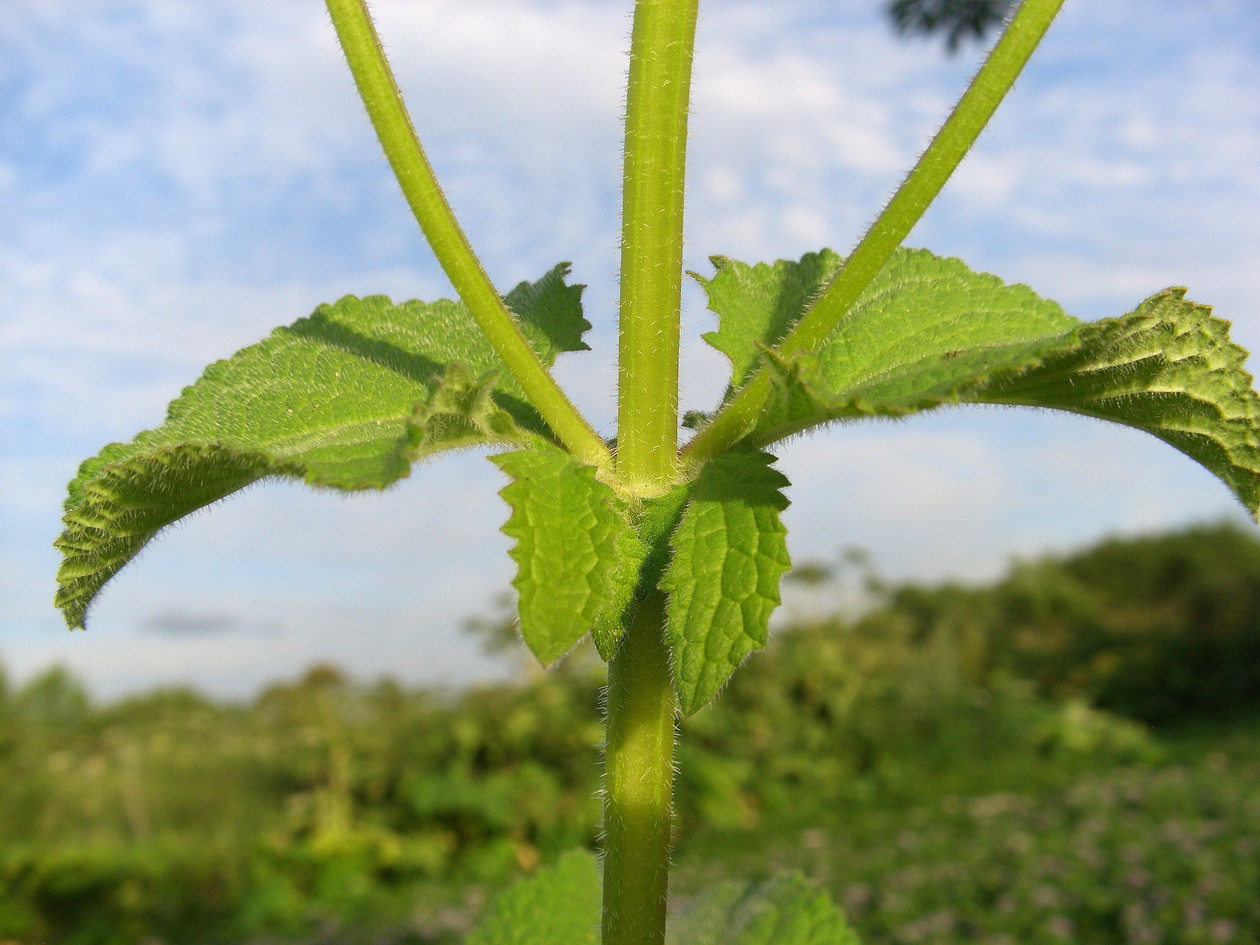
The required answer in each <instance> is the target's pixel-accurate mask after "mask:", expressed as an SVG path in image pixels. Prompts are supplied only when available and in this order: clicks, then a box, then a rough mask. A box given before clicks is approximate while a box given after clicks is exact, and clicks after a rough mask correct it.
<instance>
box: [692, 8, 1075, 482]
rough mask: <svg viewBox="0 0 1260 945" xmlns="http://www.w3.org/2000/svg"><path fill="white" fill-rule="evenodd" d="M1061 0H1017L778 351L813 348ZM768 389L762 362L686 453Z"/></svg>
mask: <svg viewBox="0 0 1260 945" xmlns="http://www.w3.org/2000/svg"><path fill="white" fill-rule="evenodd" d="M1063 3H1064V0H1024V2H1023V3H1022V4H1021V5H1020V7H1019V10H1018V12H1016V14H1015V16H1014V18H1013V19H1012V20H1011V22H1010V25H1009V26H1007V28H1006V30H1005V32H1003V34H1002V37H1001V38H1000V39H999V40H998V41H997V44H996V45H995V46H994V47H993V49H992V51H991V52H990V53H989V55H988V58H986V59H985V62H984V65H983V66H981V67H980V71H979V72H978V73H977V74H976V77H975V78H974V79H972V81H971V84H970V85H969V86H968V87H967V91H966V92H964V93H963V96H962V98H961V99H959V101H958V104H957V105H956V106H955V107H954V110H953V112H951V113H950V116H949V118H948V119H947V120H946V122H945V124H944V125H943V126H942V127H941V130H940V131H938V132H937V133H936V137H934V138H933V139H932V143H931V144H930V145H928V148H927V150H926V151H924V152H923V156H922V157H920V158H919V161H918V163H917V164H915V166H914V168H913V169H912V170H911V171H910V174H909V175H908V176H907V177H906V179H905V181H904V182H903V183H902V185H901V187H900V188H898V190H897V192H896V193H895V194H894V195H893V197H892V199H891V200H890V201H889V202H888V205H887V206H886V207H884V210H883V212H882V213H881V214H880V215H879V216H878V217H877V218H876V220H875V222H874V223H873V224H872V225H871V228H870V229H869V230H867V232H866V235H865V236H863V237H862V240H861V242H859V243H858V245H857V247H856V248H855V249H854V250H853V252H852V253H850V254H849V257H848V258H847V259H846V260H845V262H844V266H843V267H841V269H840V271H839V272H838V273H837V274H836V277H835V279H833V280H832V282H831V284H830V285H829V286H828V287H827V289H826V291H824V292H823V293H822V295H820V296H819V297H818V298H817V299H816V300H815V301H814V303H813V304H812V305H811V306H810V308H809V309H808V310H807V311H806V312H805V314H804V315H803V316H802V317H801V320H800V321H799V322H798V323H797V325H796V327H795V328H793V329H792V331H791V332H790V333H789V334H788V336H787V337H786V338H784V339H783V342H782V343H781V344H780V345H779V347H778V350H779V351H780V352H781V353H786V354H790V353H793V352H797V351H816V350H818V348H819V347H820V346H821V345H822V343H823V341H824V340H825V339H826V338H827V336H828V335H829V334H831V332H832V331H833V330H834V329H835V327H836V326H837V325H838V324H839V323H840V320H841V319H842V318H843V317H844V315H845V314H846V313H847V312H848V311H849V309H850V308H852V306H853V303H854V302H856V301H857V299H858V296H860V295H861V294H862V292H863V291H864V290H865V289H866V287H867V286H868V285H870V283H871V280H872V279H874V278H875V276H876V275H877V274H878V273H879V271H880V270H881V269H882V268H883V267H884V264H885V263H887V262H888V259H889V257H890V256H892V254H893V253H894V252H895V251H896V249H897V247H898V246H900V245H901V242H902V240H904V239H905V238H906V236H907V235H908V234H909V233H910V230H911V229H913V228H914V225H915V224H916V223H918V222H919V219H920V218H921V217H922V216H923V214H924V212H925V211H926V210H927V208H928V206H929V205H930V204H931V203H932V201H933V200H935V199H936V196H937V194H939V193H940V192H941V188H942V187H944V186H945V182H946V181H948V180H949V178H950V176H951V175H952V174H953V173H954V171H955V169H957V167H958V165H959V164H961V163H962V159H963V158H964V157H966V156H967V152H968V151H970V150H971V147H972V145H974V144H975V142H976V139H977V138H978V137H979V136H980V132H981V131H983V130H984V127H985V125H987V124H988V123H989V119H990V118H992V117H993V113H994V112H995V111H996V110H997V107H998V105H999V104H1000V103H1001V101H1002V99H1003V98H1004V97H1005V96H1006V93H1007V92H1009V91H1010V90H1011V87H1012V86H1014V84H1015V80H1016V78H1018V76H1019V74H1020V72H1021V71H1022V70H1023V68H1024V65H1025V63H1027V62H1028V57H1029V56H1031V55H1032V54H1033V50H1035V49H1036V48H1037V45H1038V44H1039V43H1040V42H1041V38H1042V37H1043V36H1044V35H1045V33H1046V30H1048V29H1049V28H1050V24H1051V22H1052V21H1053V20H1054V18H1055V16H1056V15H1057V14H1058V12H1059V8H1060V7H1062V6H1063ZM770 390H771V382H770V378H769V375H767V373H766V372H765V370H764V369H762V370H761V371H758V372H757V374H756V375H755V376H754V377H753V379H752V380H751V381H750V382H749V383H748V385H747V386H745V388H744V389H743V390H742V391H740V392H739V394H738V395H737V396H736V397H735V399H734V400H732V401H731V402H730V403H729V404H727V405H726V407H725V408H723V409H722V411H721V412H720V413H719V414H718V415H717V416H716V417H715V418H714V419H713V422H712V423H710V424H709V425H708V426H707V427H705V428H704V430H702V431H701V432H700V433H699V434H697V435H696V437H695V438H694V439H692V441H691V442H690V443H688V444H687V446H686V447H685V449H684V457H685V459H686V461H687V462H689V463H692V464H694V463H700V462H703V461H704V460H706V459H709V458H710V457H712V456H715V455H717V454H718V453H720V452H722V451H723V450H726V449H728V448H729V447H731V446H732V445H734V444H735V443H736V442H738V441H739V440H740V439H742V438H743V437H744V436H745V435H747V433H748V431H749V430H750V429H751V428H752V426H753V425H754V424H755V423H756V419H757V415H758V414H759V413H760V412H761V409H762V407H763V406H764V405H765V403H766V400H767V398H768V397H769V395H770Z"/></svg>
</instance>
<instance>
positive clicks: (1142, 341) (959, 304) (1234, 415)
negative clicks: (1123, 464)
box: [706, 250, 1260, 515]
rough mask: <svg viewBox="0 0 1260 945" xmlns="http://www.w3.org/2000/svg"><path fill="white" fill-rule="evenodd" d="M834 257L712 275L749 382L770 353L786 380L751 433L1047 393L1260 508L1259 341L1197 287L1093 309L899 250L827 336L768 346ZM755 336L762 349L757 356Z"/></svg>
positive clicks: (1036, 401) (1027, 402)
mask: <svg viewBox="0 0 1260 945" xmlns="http://www.w3.org/2000/svg"><path fill="white" fill-rule="evenodd" d="M828 260H829V261H830V263H832V264H835V265H838V262H839V260H838V257H836V256H835V255H834V254H828V253H823V254H814V255H811V256H807V257H805V258H804V259H803V260H802V261H801V262H800V263H791V262H783V261H780V262H778V263H776V264H775V265H774V266H766V265H760V266H746V265H744V264H743V263H735V262H731V261H730V260H719V261H718V263H719V272H718V274H717V275H716V276H715V277H714V278H713V279H712V280H709V282H708V283H706V287H708V288H709V291H710V305H711V307H714V308H715V310H716V311H717V312H718V315H719V319H720V320H721V325H722V329H721V330H720V331H719V334H721V335H723V340H722V344H723V345H724V348H723V350H726V351H727V352H728V353H729V352H732V351H734V352H738V358H737V357H736V356H734V355H732V364H733V365H734V371H735V374H734V378H735V381H736V382H737V383H738V382H742V381H741V378H743V379H746V378H747V377H748V376H749V375H750V373H751V371H752V369H753V367H755V365H756V363H761V364H764V365H765V366H766V368H767V369H768V371H769V372H770V375H771V378H772V380H773V388H774V393H773V395H772V397H771V399H770V401H769V403H768V404H767V405H766V408H765V410H764V412H763V413H762V415H761V416H760V417H759V419H758V421H757V425H756V427H755V428H754V429H753V430H752V431H750V434H749V441H750V442H751V443H752V444H754V445H757V446H765V445H768V444H770V443H773V442H775V441H777V440H779V439H782V438H784V437H786V436H790V435H792V434H794V433H797V432H800V431H802V430H805V429H809V428H811V427H815V426H818V425H820V424H823V423H828V422H833V421H845V420H854V419H861V418H866V417H872V416H904V415H906V414H910V413H915V412H917V411H922V410H928V409H932V408H934V407H938V406H941V405H947V404H961V403H990V404H1010V405H1019V406H1032V407H1048V408H1054V409H1059V410H1068V411H1071V412H1074V413H1080V414H1084V415H1087V416H1093V417H1099V418H1102V419H1106V420H1112V421H1114V422H1117V423H1123V424H1125V425H1128V426H1132V427H1136V428H1138V429H1141V430H1146V431H1147V432H1149V433H1152V434H1154V435H1155V436H1158V437H1160V438H1161V439H1163V440H1165V441H1166V442H1168V443H1170V444H1172V445H1173V446H1176V447H1177V448H1178V449H1180V450H1181V451H1182V452H1184V453H1186V454H1187V455H1189V456H1190V457H1192V458H1193V459H1195V460H1197V461H1198V462H1199V463H1201V464H1202V465H1203V466H1205V467H1206V468H1207V469H1208V470H1209V471H1211V472H1212V473H1213V474H1215V475H1216V476H1217V477H1219V478H1220V479H1221V480H1223V481H1224V482H1225V483H1226V485H1228V486H1229V487H1230V489H1231V490H1233V492H1234V494H1235V495H1236V496H1237V497H1238V498H1239V499H1240V500H1241V501H1242V502H1243V504H1244V505H1246V506H1247V508H1248V509H1250V510H1251V512H1252V514H1253V515H1255V514H1257V512H1258V511H1260V437H1258V436H1257V428H1256V419H1257V417H1260V400H1258V399H1257V397H1256V394H1255V393H1254V392H1253V391H1252V390H1251V384H1252V377H1251V375H1250V374H1248V373H1247V371H1246V370H1244V368H1243V361H1244V359H1245V357H1246V352H1245V351H1243V349H1241V348H1239V347H1238V346H1237V345H1234V344H1232V343H1231V342H1230V341H1229V334H1228V329H1229V324H1228V322H1224V321H1221V320H1219V319H1215V318H1213V317H1212V316H1211V310H1210V309H1209V308H1208V307H1206V306H1202V305H1197V304H1195V303H1193V302H1189V301H1187V300H1186V299H1185V291H1184V290H1182V289H1168V290H1165V291H1164V292H1161V293H1159V294H1157V295H1155V296H1153V297H1152V298H1151V299H1149V300H1147V301H1146V302H1145V303H1143V304H1142V305H1141V306H1139V307H1138V308H1137V309H1136V310H1135V311H1134V312H1132V313H1130V314H1129V315H1126V316H1123V317H1122V318H1119V319H1111V320H1106V321H1102V322H1097V323H1090V324H1087V323H1084V322H1081V321H1079V320H1077V319H1075V318H1072V317H1071V316H1068V315H1066V314H1064V313H1063V311H1062V310H1061V309H1060V308H1059V306H1058V305H1057V304H1055V303H1054V302H1050V301H1047V300H1045V299H1041V298H1039V297H1038V296H1036V295H1035V294H1034V293H1033V292H1032V291H1031V290H1030V289H1028V288H1027V287H1026V286H1020V285H1006V284H1005V283H1003V282H1001V280H999V279H997V278H996V277H994V276H991V275H987V274H984V273H976V272H972V271H971V270H970V269H968V268H967V267H966V266H965V265H964V264H963V263H962V262H960V261H959V260H956V259H941V258H939V257H936V256H933V255H932V254H931V253H928V252H926V251H924V250H899V251H898V252H897V254H896V255H895V256H894V257H893V259H892V260H891V261H890V262H889V264H888V266H887V267H885V269H884V270H883V271H882V272H881V273H880V275H879V276H878V277H877V278H876V279H875V280H874V281H873V282H872V284H871V286H870V287H869V288H868V289H867V291H866V292H865V293H864V294H863V295H862V296H861V297H860V298H859V299H858V301H857V303H856V304H855V305H854V307H853V308H852V309H851V310H850V311H849V312H848V314H846V315H845V317H844V318H843V319H842V320H841V322H840V324H839V325H838V326H837V328H836V330H835V331H834V332H833V333H832V334H831V335H830V336H829V337H828V339H827V341H826V342H825V343H824V344H823V346H822V348H821V349H820V350H819V351H817V352H815V353H802V352H793V351H779V352H775V351H771V350H769V349H770V348H771V347H772V346H773V345H774V344H776V343H778V342H779V341H781V340H782V338H783V337H784V335H785V334H786V331H787V326H788V325H789V324H790V323H792V322H794V321H796V320H797V319H798V318H799V316H800V315H801V314H802V313H803V311H804V304H805V302H803V301H802V300H807V299H808V298H810V297H812V295H813V294H814V293H816V292H818V291H821V288H822V286H823V285H824V284H825V282H826V280H827V279H828V278H829V273H828V272H827V265H826V264H825V263H827V262H828ZM815 280H817V282H816V284H815ZM715 286H716V289H715V288H714V287H715ZM811 286H812V287H811ZM796 305H800V306H801V308H800V310H799V311H797V313H796V314H795V316H792V315H789V314H787V312H788V310H789V309H790V308H791V307H792V306H796ZM753 348H757V349H758V351H759V352H760V357H761V361H760V362H752V361H750V360H749V358H750V355H749V352H750V351H751V350H752V349H753ZM750 364H751V365H752V366H753V367H750V366H749V365H750Z"/></svg>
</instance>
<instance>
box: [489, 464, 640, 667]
mask: <svg viewBox="0 0 1260 945" xmlns="http://www.w3.org/2000/svg"><path fill="white" fill-rule="evenodd" d="M491 460H492V462H494V463H495V464H496V465H497V466H498V467H499V468H500V469H502V470H503V471H504V472H505V473H507V474H508V475H509V476H511V477H512V482H510V483H509V484H508V485H507V486H505V487H504V488H503V490H502V491H501V492H500V493H499V494H500V495H501V496H503V498H504V500H506V501H507V503H508V505H510V506H511V507H512V514H511V516H510V517H509V518H508V521H507V524H506V525H504V526H503V531H504V533H505V534H506V535H508V536H509V537H511V538H514V539H516V544H515V545H514V546H513V548H512V551H511V555H512V560H514V561H515V562H516V565H517V571H516V578H515V580H513V582H512V584H513V586H514V587H515V588H516V590H517V594H518V596H519V611H520V620H521V634H522V635H523V636H524V637H525V642H526V643H527V644H528V645H529V648H530V649H531V650H532V651H533V653H534V655H535V656H537V657H538V659H539V660H540V661H541V662H542V663H543V664H544V665H545V664H548V663H551V662H552V661H553V660H555V659H558V658H559V657H561V656H563V655H564V654H565V653H566V652H568V650H569V648H570V647H572V646H573V644H575V643H576V642H577V641H578V640H580V639H581V638H582V637H583V636H585V635H586V633H587V632H588V631H590V632H591V633H592V635H593V636H594V637H595V638H596V640H597V642H598V643H599V648H600V651H601V654H602V653H603V652H604V651H605V650H607V651H609V652H610V653H611V651H612V650H614V649H615V648H616V644H617V642H618V641H619V640H620V638H621V634H622V632H623V624H622V614H623V613H624V612H625V610H626V608H627V607H628V606H629V604H630V602H631V599H632V597H633V595H634V592H635V587H636V584H637V583H638V576H639V569H640V565H641V564H642V562H643V557H644V549H643V546H642V544H641V543H640V541H639V537H638V535H636V534H635V532H634V530H633V529H632V528H631V527H630V523H629V522H628V520H627V518H626V514H627V513H626V508H625V505H624V503H622V501H621V500H620V499H619V498H618V497H617V495H616V493H614V492H613V490H612V489H611V488H609V487H608V486H607V485H605V484H604V483H602V482H600V481H599V480H598V479H596V478H595V469H594V467H592V466H584V465H583V464H581V463H580V462H578V461H577V460H576V459H574V458H573V457H572V456H570V455H569V454H568V453H566V452H564V451H563V450H560V449H558V448H556V447H554V446H551V445H549V444H546V443H542V442H540V443H539V444H538V445H537V446H536V447H535V448H533V449H526V450H517V451H515V452H511V453H501V454H499V455H497V456H494V457H491Z"/></svg>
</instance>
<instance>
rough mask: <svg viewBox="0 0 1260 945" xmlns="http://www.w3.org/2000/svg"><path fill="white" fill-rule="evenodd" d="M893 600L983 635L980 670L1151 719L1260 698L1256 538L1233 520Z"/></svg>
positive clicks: (1110, 544) (917, 617) (1250, 706)
mask: <svg viewBox="0 0 1260 945" xmlns="http://www.w3.org/2000/svg"><path fill="white" fill-rule="evenodd" d="M888 609H889V611H890V613H891V614H896V615H900V616H902V617H904V618H905V619H908V620H910V621H911V623H912V625H913V626H914V627H915V628H916V632H918V633H920V634H923V633H931V632H939V631H940V629H941V628H943V627H948V628H953V629H954V630H955V631H957V632H961V633H970V634H972V635H974V636H975V637H976V638H977V639H979V640H982V641H983V643H982V644H981V645H980V649H981V650H982V655H980V656H979V657H978V665H977V669H976V671H977V672H978V673H979V674H980V675H983V674H985V673H989V672H992V671H993V670H994V669H996V668H1004V669H1006V670H1009V671H1010V672H1012V673H1014V674H1016V675H1019V676H1023V677H1026V678H1029V679H1031V680H1033V681H1035V682H1036V684H1037V686H1038V691H1039V692H1040V693H1042V694H1043V695H1045V696H1047V697H1049V698H1055V699H1060V698H1069V697H1072V698H1079V699H1082V700H1084V701H1086V702H1088V703H1090V704H1093V705H1096V706H1099V707H1102V708H1106V709H1110V710H1112V711H1115V712H1119V713H1122V714H1124V715H1128V716H1132V717H1133V718H1136V719H1140V720H1142V721H1144V722H1147V723H1149V724H1152V725H1167V724H1171V723H1175V722H1179V721H1184V720H1188V719H1193V718H1196V717H1204V716H1221V715H1228V714H1237V713H1246V712H1252V711H1254V707H1255V706H1256V705H1258V704H1260V540H1257V538H1256V537H1255V536H1254V534H1253V533H1252V532H1251V531H1244V530H1243V529H1242V528H1240V527H1238V526H1235V525H1231V524H1219V525H1210V526H1198V527H1194V528H1188V529H1185V530H1182V531H1178V532H1174V533H1171V534H1166V535H1156V536H1150V537H1144V538H1133V539H1114V540H1110V541H1105V542H1103V543H1102V544H1099V545H1097V546H1095V547H1093V548H1091V549H1088V550H1086V551H1083V552H1080V553H1077V554H1074V555H1070V556H1067V557H1060V558H1047V559H1044V560H1042V561H1038V562H1034V563H1029V564H1023V565H1019V566H1017V567H1016V568H1015V569H1014V570H1013V571H1012V573H1011V574H1010V575H1009V576H1008V577H1007V578H1006V579H1005V580H1003V581H1001V582H999V583H998V584H996V585H994V586H992V587H987V588H980V589H965V588H960V587H956V586H945V587H938V588H919V587H905V588H901V589H899V590H897V591H896V592H894V593H893V594H892V596H891V599H890V601H889V605H888Z"/></svg>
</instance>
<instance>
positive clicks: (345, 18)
mask: <svg viewBox="0 0 1260 945" xmlns="http://www.w3.org/2000/svg"><path fill="white" fill-rule="evenodd" d="M326 3H327V6H328V13H329V15H330V16H331V17H332V22H333V27H334V28H335V29H336V31H337V39H338V40H339V41H340V42H341V48H342V50H343V51H344V52H345V56H346V62H347V63H348V64H349V66H350V72H351V73H352V74H353V76H354V83H355V85H356V86H357V87H358V90H359V96H360V98H362V99H363V104H364V106H365V107H366V108H367V113H368V117H369V118H370V119H371V121H372V127H373V128H374V129H376V135H377V137H378V138H379V139H380V142H381V147H382V148H383V149H384V151H385V156H386V158H388V160H389V165H390V167H391V168H393V170H394V176H395V177H397V178H398V184H399V186H400V187H401V188H402V192H403V196H404V197H406V200H407V204H408V205H409V206H410V207H411V212H412V213H413V214H415V217H416V220H417V222H419V224H420V229H421V230H422V231H423V233H424V236H425V239H427V240H428V241H429V245H430V246H432V247H433V253H434V255H435V256H437V259H438V262H439V263H440V264H441V266H442V269H443V270H444V271H445V272H446V275H447V278H449V279H450V280H451V284H452V285H453V286H454V287H455V291H456V292H457V293H458V294H459V297H460V299H462V300H463V302H464V304H465V305H467V306H468V310H469V311H470V312H471V313H472V316H473V318H474V319H476V321H477V324H478V325H479V326H481V330H482V331H484V332H485V334H486V337H487V338H489V340H490V344H491V345H492V346H493V347H494V351H495V354H497V355H498V356H499V359H500V360H501V361H502V362H503V363H504V365H505V366H506V367H507V369H508V370H509V371H510V372H511V374H512V376H513V377H514V378H515V379H516V382H517V383H518V384H520V386H521V389H522V390H523V391H524V392H525V395H526V397H527V398H528V399H529V401H530V403H532V404H533V405H534V407H535V408H536V409H537V410H538V412H539V413H540V414H541V415H542V417H543V419H544V420H546V421H547V425H548V426H550V427H551V429H552V430H554V431H555V433H556V436H558V437H559V438H560V440H561V442H562V443H564V445H565V446H566V447H568V449H569V450H570V451H571V452H572V453H573V454H574V455H575V456H576V457H578V458H579V459H580V460H582V461H583V462H586V463H589V464H591V465H593V466H599V467H608V466H610V465H611V463H612V457H611V455H610V453H609V451H608V447H607V446H605V445H604V442H603V440H601V439H600V438H599V436H598V434H596V433H595V431H594V430H593V429H591V426H590V424H588V423H587V422H586V419H585V418H584V417H583V416H582V415H581V414H580V413H579V412H578V411H577V408H575V407H574V406H573V404H572V403H571V402H570V401H569V398H568V397H567V396H565V393H564V391H562V390H561V389H560V386H559V385H558V384H557V383H556V381H555V378H553V377H552V376H551V374H550V373H549V372H548V371H547V368H546V367H545V366H544V365H543V363H542V361H540V360H539V358H538V355H537V354H536V353H535V352H534V350H533V349H532V348H531V347H530V346H529V342H528V341H526V339H525V336H524V334H522V333H521V330H520V327H519V326H518V325H517V324H516V320H515V319H514V318H513V316H512V313H511V312H509V311H508V308H507V306H506V305H504V303H503V299H502V298H501V297H500V296H499V293H498V290H496V289H495V287H494V284H493V283H492V282H491V281H490V277H489V276H487V275H486V271H485V269H484V268H482V265H481V261H480V260H479V259H478V258H477V256H476V254H475V253H474V252H473V249H472V246H471V245H470V244H469V242H468V238H467V237H466V236H465V235H464V231H463V230H462V229H461V228H460V225H459V222H458V221H457V220H456V219H455V214H454V213H453V212H452V211H451V207H450V204H448V203H447V201H446V196H445V195H444V194H443V193H442V189H441V187H439V186H438V182H437V178H436V177H435V176H434V174H433V168H432V167H431V166H430V165H429V160H428V158H427V157H425V154H424V149H423V148H422V147H421V146H420V140H419V138H417V137H416V132H415V129H414V128H413V127H412V125H411V117H410V116H409V115H408V113H407V107H406V105H404V104H403V99H402V93H401V92H400V91H399V89H398V84H397V82H395V81H394V75H393V72H392V71H391V70H390V67H389V62H388V61H387V60H386V59H385V52H384V50H383V49H382V48H381V43H380V39H379V38H378V37H377V35H376V29H375V27H374V26H373V25H372V19H371V16H370V15H369V13H368V10H367V5H366V3H365V2H364V0H326Z"/></svg>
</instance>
